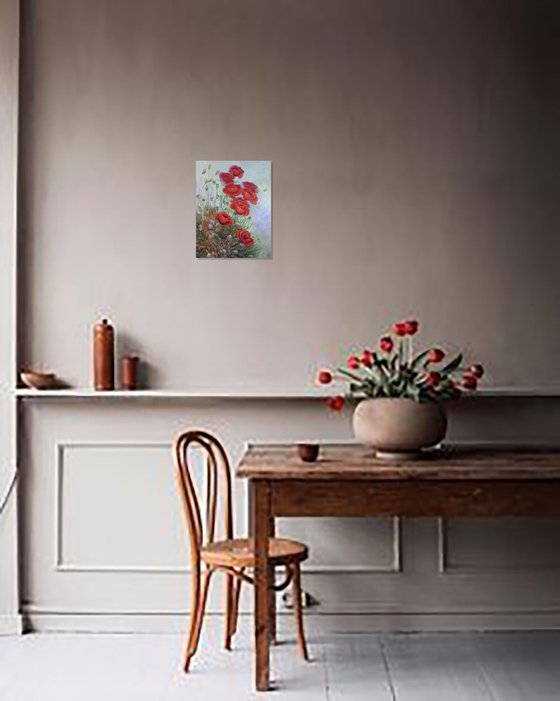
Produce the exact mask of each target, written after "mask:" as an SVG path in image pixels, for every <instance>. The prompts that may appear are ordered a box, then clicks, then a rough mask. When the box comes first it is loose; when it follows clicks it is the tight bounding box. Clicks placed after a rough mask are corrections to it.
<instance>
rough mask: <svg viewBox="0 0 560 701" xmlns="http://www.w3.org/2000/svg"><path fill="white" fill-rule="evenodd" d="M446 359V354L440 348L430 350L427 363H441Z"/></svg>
mask: <svg viewBox="0 0 560 701" xmlns="http://www.w3.org/2000/svg"><path fill="white" fill-rule="evenodd" d="M444 358H445V353H444V352H443V351H442V350H441V349H440V348H430V350H429V351H428V353H427V355H426V362H428V363H441V361H442V360H443V359H444Z"/></svg>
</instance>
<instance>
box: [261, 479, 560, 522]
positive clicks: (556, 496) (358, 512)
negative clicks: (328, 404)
mask: <svg viewBox="0 0 560 701" xmlns="http://www.w3.org/2000/svg"><path fill="white" fill-rule="evenodd" d="M252 481H254V482H259V481H260V480H252ZM266 483H267V484H268V488H269V495H270V509H271V515H272V516H358V517H360V516H411V517H421V516H428V517H430V516H432V517H437V516H442V517H452V516H480V517H482V516H488V517H492V516H560V480H549V479H547V480H543V479H541V480H539V479H535V480H425V481H422V480H406V481H405V480H402V481H396V480H392V481H391V480H388V481H380V480H372V481H371V482H368V481H360V482H356V481H351V480H325V481H322V480H266Z"/></svg>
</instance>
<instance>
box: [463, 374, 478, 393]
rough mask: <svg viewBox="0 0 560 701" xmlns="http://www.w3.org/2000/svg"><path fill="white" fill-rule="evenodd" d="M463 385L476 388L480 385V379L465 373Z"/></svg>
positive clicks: (467, 387) (472, 388) (466, 387)
mask: <svg viewBox="0 0 560 701" xmlns="http://www.w3.org/2000/svg"><path fill="white" fill-rule="evenodd" d="M463 387H464V388H465V389H471V390H475V389H476V388H477V387H478V380H477V379H476V377H474V376H473V375H465V377H464V378H463Z"/></svg>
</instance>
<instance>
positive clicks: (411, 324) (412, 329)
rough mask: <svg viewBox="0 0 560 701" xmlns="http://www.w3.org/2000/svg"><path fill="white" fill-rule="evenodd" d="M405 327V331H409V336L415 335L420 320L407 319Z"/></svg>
mask: <svg viewBox="0 0 560 701" xmlns="http://www.w3.org/2000/svg"><path fill="white" fill-rule="evenodd" d="M404 328H405V333H407V334H408V335H409V336H414V334H415V333H416V332H417V331H418V322H417V321H405V322H404Z"/></svg>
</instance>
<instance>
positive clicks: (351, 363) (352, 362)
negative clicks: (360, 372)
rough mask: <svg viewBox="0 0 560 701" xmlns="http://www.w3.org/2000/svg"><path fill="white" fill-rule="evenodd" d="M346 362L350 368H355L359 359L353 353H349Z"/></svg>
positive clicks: (358, 364) (358, 363)
mask: <svg viewBox="0 0 560 701" xmlns="http://www.w3.org/2000/svg"><path fill="white" fill-rule="evenodd" d="M346 364H347V365H348V367H349V368H350V370H357V369H358V368H359V367H360V360H359V358H356V356H355V355H351V356H350V357H349V358H348V360H347V361H346Z"/></svg>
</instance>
